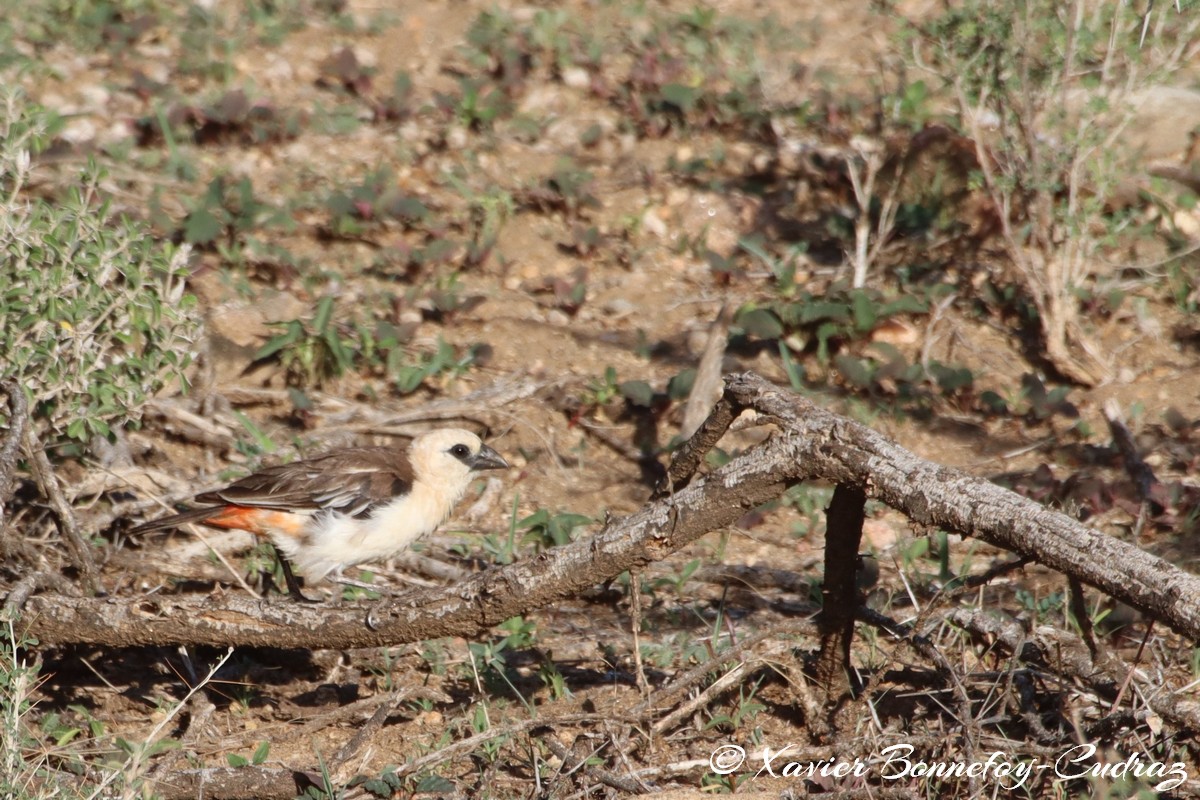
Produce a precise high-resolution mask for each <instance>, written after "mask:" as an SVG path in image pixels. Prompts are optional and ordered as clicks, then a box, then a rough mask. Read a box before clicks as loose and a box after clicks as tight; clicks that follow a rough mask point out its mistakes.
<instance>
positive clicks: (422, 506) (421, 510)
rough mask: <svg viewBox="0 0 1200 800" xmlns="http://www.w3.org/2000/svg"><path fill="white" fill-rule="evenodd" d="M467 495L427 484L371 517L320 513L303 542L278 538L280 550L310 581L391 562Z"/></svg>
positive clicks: (378, 510) (384, 506) (378, 509)
mask: <svg viewBox="0 0 1200 800" xmlns="http://www.w3.org/2000/svg"><path fill="white" fill-rule="evenodd" d="M465 489H466V487H465V486H464V487H463V489H462V490H458V491H453V492H446V491H438V490H437V489H436V488H432V487H429V486H427V485H425V484H422V483H419V482H418V483H417V484H415V485H414V486H413V490H412V492H411V493H409V494H406V495H404V496H402V497H398V498H396V499H395V500H393V501H392V502H390V503H387V504H386V505H382V506H379V507H378V508H376V509H375V510H374V511H373V512H372V513H371V515H370V516H369V517H367V518H365V519H355V518H354V517H347V516H346V515H344V514H339V513H330V514H320V515H318V516H316V517H314V518H313V524H312V529H311V532H309V533H308V535H307V536H305V538H304V540H303V541H297V540H295V539H284V538H283V537H279V539H278V540H276V542H275V543H276V545H278V546H279V548H280V549H281V550H282V551H283V553H284V555H285V556H286V557H287V558H288V560H289V561H291V562H292V564H293V565H294V566H295V567H296V569H297V571H298V572H299V573H300V574H302V575H303V576H304V578H305V579H306V580H308V581H310V582H312V581H318V580H320V579H321V578H324V577H325V576H326V575H328V574H329V573H330V572H337V573H339V574H340V573H341V571H342V569H344V568H345V567H349V566H353V565H354V564H361V563H363V562H365V561H375V560H379V559H384V558H389V557H391V556H394V555H396V554H397V553H400V552H402V551H404V550H407V549H408V547H409V546H410V545H411V544H412V543H413V542H414V541H416V540H417V539H418V538H419V537H421V536H424V535H425V534H427V533H429V532H431V531H433V530H434V529H435V528H437V526H439V525H441V524H442V523H443V522H445V521H446V517H448V516H450V512H451V511H453V510H454V506H455V504H456V503H457V502H458V501H459V499H460V498H461V497H462V494H463V491H464V490H465Z"/></svg>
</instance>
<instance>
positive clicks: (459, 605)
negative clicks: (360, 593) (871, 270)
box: [25, 373, 1200, 648]
mask: <svg viewBox="0 0 1200 800" xmlns="http://www.w3.org/2000/svg"><path fill="white" fill-rule="evenodd" d="M745 409H754V410H756V411H758V412H759V413H760V414H763V415H766V416H767V417H770V418H772V422H774V424H776V425H777V426H779V428H780V431H779V433H778V434H777V435H774V436H772V437H771V438H770V439H768V440H767V441H766V442H764V443H762V444H760V445H757V446H755V447H753V448H751V449H749V450H747V451H746V452H744V453H742V454H741V455H740V456H738V457H737V458H735V459H734V460H732V461H731V462H729V463H728V464H726V465H725V466H723V467H721V468H720V469H717V470H715V471H713V472H711V473H710V474H708V475H705V476H703V477H700V478H696V479H693V480H692V481H691V482H690V483H687V481H688V478H689V477H690V475H691V473H693V472H695V471H696V470H697V469H698V467H699V463H700V462H701V460H702V459H701V458H699V457H696V454H697V453H702V452H703V451H704V450H705V449H707V446H711V441H710V440H711V439H712V436H713V434H714V433H715V432H716V431H718V430H719V431H724V429H725V428H726V427H728V425H729V423H730V421H731V420H732V419H733V418H734V417H736V416H737V415H738V414H739V413H740V412H741V411H742V410H745ZM710 423H711V424H710ZM689 444H690V446H688V447H685V448H684V450H683V451H682V454H681V458H680V461H681V462H683V463H682V465H681V467H680V468H679V469H676V468H675V467H673V468H672V469H671V470H670V474H671V476H672V477H673V478H674V479H675V487H676V488H675V491H673V492H672V491H671V490H670V489H669V488H666V490H665V491H664V492H663V494H662V495H661V496H659V497H658V498H657V499H655V500H653V501H651V502H649V503H648V504H647V505H646V506H645V507H644V508H643V509H642V510H641V511H639V512H637V513H636V514H633V515H631V516H629V517H625V518H623V519H618V520H614V521H612V522H611V523H610V524H609V525H608V526H607V527H605V529H604V530H602V531H600V532H599V533H598V534H596V535H595V536H594V537H592V538H589V539H584V540H581V541H577V542H573V543H571V544H568V545H565V546H563V547H559V548H555V549H553V550H550V551H547V552H544V553H541V554H539V555H538V556H537V557H536V558H534V559H531V560H529V561H525V562H521V563H518V564H513V565H510V566H507V567H502V568H498V569H493V570H489V571H488V572H485V573H481V574H479V575H477V576H474V577H472V578H470V579H469V580H466V581H463V582H461V583H459V584H457V585H455V586H452V587H449V588H447V589H442V590H436V591H422V592H418V593H414V594H411V595H406V596H401V597H397V598H393V599H388V600H385V601H383V602H380V603H377V604H374V605H372V606H370V607H365V606H335V607H322V606H304V605H300V604H295V603H289V602H263V601H258V600H253V599H242V598H237V597H228V596H227V597H222V598H206V599H200V600H197V599H194V598H188V597H177V598H171V597H155V598H107V599H84V600H81V599H79V598H73V597H63V596H61V595H53V594H50V595H41V596H36V597H33V598H31V599H30V600H29V602H28V604H27V606H26V615H25V620H26V622H27V624H28V627H29V633H30V634H32V635H34V636H36V637H37V638H38V639H39V640H41V641H43V642H59V643H65V642H87V643H99V644H108V645H114V646H130V645H164V644H212V645H265V646H274V647H307V648H349V647H372V646H382V645H394V644H400V643H403V642H411V641H417V640H421V639H430V638H437V637H442V636H467V637H470V636H474V635H476V634H478V633H479V632H480V631H483V630H486V629H488V628H490V627H492V626H493V625H496V624H498V623H499V622H502V621H503V620H505V619H508V618H509V617H512V616H515V615H517V614H523V613H526V612H528V611H530V610H531V609H535V608H539V607H542V606H545V605H548V604H550V603H553V602H555V601H558V600H561V599H564V598H567V597H572V596H576V595H578V594H579V593H581V592H582V591H583V590H585V589H587V588H588V587H591V586H594V585H596V584H598V583H602V582H604V581H606V580H608V579H611V578H614V577H616V576H617V575H619V574H620V573H622V572H624V571H625V570H628V569H631V568H637V567H640V566H644V565H645V564H648V563H650V562H653V561H657V560H660V559H662V558H665V557H666V556H667V555H669V554H670V553H672V552H674V551H675V550H677V549H679V548H681V547H683V546H684V545H686V544H688V543H689V542H691V541H693V540H695V539H697V538H698V537H700V536H702V535H704V534H705V533H708V532H709V531H713V530H718V529H720V528H723V527H725V526H727V525H729V524H731V523H733V522H734V521H735V520H736V519H738V518H739V517H740V516H741V515H742V514H743V513H744V512H745V511H746V510H748V509H751V508H754V507H756V506H758V505H760V504H762V503H765V502H767V501H769V500H772V499H774V498H776V497H778V496H779V495H780V494H781V493H782V492H783V490H784V489H785V488H786V487H787V486H789V485H792V484H794V483H796V482H798V481H802V480H814V479H815V480H824V481H828V482H830V483H833V484H836V485H843V486H847V487H857V488H858V489H860V490H861V491H862V492H863V494H865V496H866V497H869V498H875V499H878V500H882V501H883V502H885V503H887V504H888V505H890V506H892V507H894V508H896V509H899V510H900V511H902V512H904V513H905V514H906V515H907V516H909V517H910V518H911V519H913V520H914V521H916V522H918V523H920V524H923V525H931V526H936V527H940V528H944V529H946V530H949V531H954V532H957V533H961V534H964V535H969V536H974V537H977V538H978V539H980V540H982V541H985V542H988V543H989V544H993V545H996V546H998V547H1001V548H1004V549H1007V550H1011V551H1012V552H1014V553H1017V554H1019V555H1021V556H1024V557H1029V558H1032V559H1034V560H1036V561H1039V562H1041V563H1043V564H1045V565H1047V566H1049V567H1051V568H1053V569H1056V570H1058V571H1060V572H1063V573H1065V574H1067V575H1069V576H1073V577H1076V578H1078V579H1079V580H1081V581H1083V582H1084V583H1087V584H1090V585H1092V586H1094V587H1096V588H1098V589H1100V590H1102V591H1104V592H1106V593H1107V594H1109V595H1111V596H1113V597H1115V598H1117V599H1119V600H1122V601H1123V602H1125V603H1128V604H1129V605H1131V606H1133V607H1134V608H1137V609H1139V610H1141V611H1144V612H1146V613H1147V614H1149V615H1151V616H1153V617H1155V618H1157V619H1159V620H1161V621H1162V622H1163V623H1165V624H1167V625H1168V626H1170V627H1171V628H1173V629H1175V630H1176V631H1178V632H1180V633H1182V634H1185V635H1187V636H1189V637H1192V638H1200V604H1198V599H1200V578H1197V577H1196V576H1193V575H1191V574H1189V573H1187V572H1185V571H1183V570H1181V569H1178V568H1177V567H1175V566H1174V565H1172V564H1170V563H1168V562H1166V561H1164V560H1163V559H1161V558H1157V557H1155V556H1152V555H1150V554H1148V553H1144V552H1142V551H1141V550H1139V549H1137V548H1136V547H1134V546H1132V545H1129V544H1126V543H1125V542H1121V541H1118V540H1117V539H1114V538H1112V537H1110V536H1107V535H1105V534H1103V533H1100V532H1099V531H1095V530H1092V529H1090V528H1088V527H1086V526H1084V525H1082V524H1080V523H1079V522H1077V521H1075V520H1073V519H1071V518H1070V517H1067V516H1065V515H1063V514H1060V513H1058V512H1055V511H1051V510H1050V509H1047V508H1044V507H1042V506H1040V505H1038V504H1037V503H1035V502H1033V501H1032V500H1028V499H1025V498H1023V497H1020V496H1019V495H1016V494H1014V493H1013V492H1010V491H1008V490H1006V489H1003V488H1001V487H999V486H996V485H994V484H992V483H989V482H988V481H986V480H983V479H981V478H974V477H971V476H969V475H966V474H965V473H962V472H960V471H958V470H955V469H951V468H949V467H943V466H939V465H937V464H934V463H931V462H929V461H926V460H924V459H921V458H918V457H917V456H916V455H914V454H913V453H911V452H909V451H907V450H905V449H904V448H902V447H900V446H898V445H896V444H894V443H893V442H890V441H888V440H887V439H886V438H884V437H883V436H881V435H880V434H878V433H876V432H874V431H872V430H870V429H869V428H867V427H865V426H863V425H860V424H858V423H856V422H853V421H851V420H849V419H846V418H845V417H840V416H837V415H836V414H832V413H830V412H828V411H826V410H824V409H822V408H820V407H818V406H816V405H814V404H813V403H811V402H809V401H808V400H805V399H804V398H802V397H799V396H798V395H796V394H794V393H792V392H790V391H788V390H786V389H783V388H780V387H777V386H775V385H773V384H771V383H769V382H767V381H766V380H764V379H763V378H761V377H759V376H757V375H754V374H750V373H746V374H739V375H732V376H730V377H729V378H728V379H727V380H726V388H725V396H724V398H723V400H722V402H720V403H718V405H717V408H716V409H715V410H714V418H713V419H710V420H709V422H708V423H706V424H705V425H703V426H701V428H700V430H699V431H697V433H696V435H695V436H694V437H693V441H692V442H691V443H689ZM685 483H686V484H687V485H686V486H684V488H679V486H680V485H682V484H685Z"/></svg>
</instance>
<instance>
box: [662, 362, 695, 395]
mask: <svg viewBox="0 0 1200 800" xmlns="http://www.w3.org/2000/svg"><path fill="white" fill-rule="evenodd" d="M695 382H696V370H695V368H694V367H688V368H687V369H685V370H683V371H682V372H680V373H679V374H678V375H676V376H675V377H673V378H671V380H669V381H667V395H668V396H669V397H670V398H671V399H672V400H685V399H687V396H688V395H690V394H691V393H692V385H693V384H695Z"/></svg>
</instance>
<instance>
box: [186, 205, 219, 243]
mask: <svg viewBox="0 0 1200 800" xmlns="http://www.w3.org/2000/svg"><path fill="white" fill-rule="evenodd" d="M224 230H225V226H224V225H222V224H221V221H220V220H219V219H217V218H216V216H215V215H214V214H213V213H212V212H211V211H209V210H208V209H206V208H198V209H196V210H195V211H193V212H192V213H190V214H188V215H187V218H186V219H185V220H184V221H183V238H184V240H185V241H188V242H191V243H192V244H200V245H204V244H211V243H212V242H213V241H215V240H216V238H217V237H218V236H220V235H221V232H222V231H224Z"/></svg>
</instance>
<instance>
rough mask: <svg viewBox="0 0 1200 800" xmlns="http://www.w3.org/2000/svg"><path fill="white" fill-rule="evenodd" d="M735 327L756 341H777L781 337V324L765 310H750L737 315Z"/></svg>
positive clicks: (777, 318)
mask: <svg viewBox="0 0 1200 800" xmlns="http://www.w3.org/2000/svg"><path fill="white" fill-rule="evenodd" d="M735 322H736V324H737V326H738V327H739V328H741V329H742V330H743V331H745V332H746V333H747V334H749V335H750V336H754V337H755V338H758V339H778V338H779V337H781V336H783V323H782V322H780V321H779V317H777V316H775V315H774V314H773V313H772V312H770V311H768V310H767V309H765V308H752V309H749V310H747V311H743V312H742V313H740V314H738V315H737V319H736V320H735Z"/></svg>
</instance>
